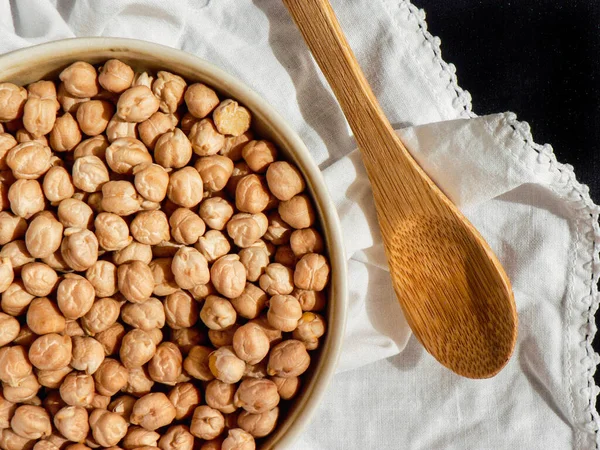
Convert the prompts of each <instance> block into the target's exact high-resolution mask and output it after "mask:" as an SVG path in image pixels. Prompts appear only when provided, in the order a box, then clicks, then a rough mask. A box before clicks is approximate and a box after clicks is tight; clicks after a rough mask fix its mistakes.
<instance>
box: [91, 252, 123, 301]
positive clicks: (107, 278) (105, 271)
mask: <svg viewBox="0 0 600 450" xmlns="http://www.w3.org/2000/svg"><path fill="white" fill-rule="evenodd" d="M85 277H86V278H87V280H88V281H89V282H90V283H91V285H92V287H93V288H94V291H95V294H96V297H100V298H103V297H110V296H112V295H115V294H116V292H117V268H116V266H115V265H114V264H113V263H111V262H109V261H104V260H99V261H96V262H95V263H94V264H93V265H92V266H91V267H90V268H88V269H87V270H86V272H85Z"/></svg>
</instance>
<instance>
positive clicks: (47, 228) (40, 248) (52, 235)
mask: <svg viewBox="0 0 600 450" xmlns="http://www.w3.org/2000/svg"><path fill="white" fill-rule="evenodd" d="M62 234H63V225H62V224H61V223H60V222H59V221H58V220H56V218H54V216H53V215H52V214H39V215H37V216H35V217H34V218H33V219H32V220H31V222H30V224H29V227H28V228H27V232H26V233H25V245H26V247H27V250H28V252H29V254H30V255H31V256H32V257H35V258H46V257H48V256H50V255H51V254H52V253H54V252H55V251H56V250H58V249H59V248H60V244H61V242H62Z"/></svg>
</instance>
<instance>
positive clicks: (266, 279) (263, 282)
mask: <svg viewBox="0 0 600 450" xmlns="http://www.w3.org/2000/svg"><path fill="white" fill-rule="evenodd" d="M293 276H294V275H293V272H292V269H290V268H289V267H286V266H284V265H282V264H279V263H272V264H269V265H268V266H267V267H266V268H265V273H264V274H262V275H261V276H260V278H259V284H260V288H261V289H262V290H263V291H265V292H266V293H267V294H269V295H287V294H291V293H292V291H293V290H294V283H293Z"/></svg>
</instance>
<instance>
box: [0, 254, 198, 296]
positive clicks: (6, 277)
mask: <svg viewBox="0 0 600 450" xmlns="http://www.w3.org/2000/svg"><path fill="white" fill-rule="evenodd" d="M30 264H32V263H30ZM26 265H27V264H26ZM207 270H208V269H207ZM14 277H15V273H14V271H13V266H12V262H11V260H10V258H8V257H5V256H4V257H0V292H4V291H6V290H7V289H8V288H9V287H10V285H11V284H12V282H13V280H14ZM27 292H29V290H27Z"/></svg>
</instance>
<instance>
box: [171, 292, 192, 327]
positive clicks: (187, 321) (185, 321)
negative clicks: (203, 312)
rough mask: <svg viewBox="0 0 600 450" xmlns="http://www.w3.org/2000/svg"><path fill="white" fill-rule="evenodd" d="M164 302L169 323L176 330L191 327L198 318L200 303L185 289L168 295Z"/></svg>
mask: <svg viewBox="0 0 600 450" xmlns="http://www.w3.org/2000/svg"><path fill="white" fill-rule="evenodd" d="M163 304H164V308H165V317H166V322H167V325H169V326H170V327H171V328H173V329H174V330H176V329H179V328H189V327H191V326H193V325H195V323H196V322H197V320H198V306H197V305H198V304H197V303H196V301H195V300H194V299H193V298H192V296H191V295H190V294H188V293H187V292H185V291H182V290H178V291H175V292H174V293H172V294H170V295H168V296H167V298H166V299H165V300H164V302H163Z"/></svg>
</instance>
